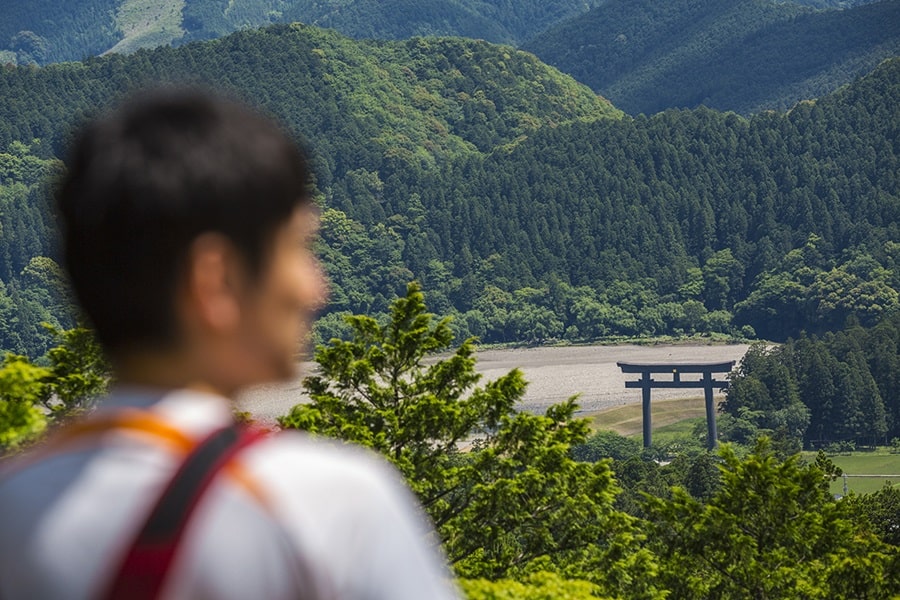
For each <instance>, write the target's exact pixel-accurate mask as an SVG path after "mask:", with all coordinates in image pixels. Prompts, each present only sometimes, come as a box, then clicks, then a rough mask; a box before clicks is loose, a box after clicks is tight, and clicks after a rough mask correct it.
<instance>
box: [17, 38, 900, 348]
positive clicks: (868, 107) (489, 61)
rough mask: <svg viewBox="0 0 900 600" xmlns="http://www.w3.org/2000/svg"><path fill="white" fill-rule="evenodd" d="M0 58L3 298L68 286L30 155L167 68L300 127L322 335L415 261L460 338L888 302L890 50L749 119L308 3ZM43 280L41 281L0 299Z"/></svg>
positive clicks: (609, 331)
mask: <svg viewBox="0 0 900 600" xmlns="http://www.w3.org/2000/svg"><path fill="white" fill-rule="evenodd" d="M0 75H2V76H0V99H2V104H0V106H2V109H0V110H2V111H3V119H2V121H0V149H3V148H5V156H7V157H9V158H7V159H6V160H7V164H9V165H10V166H11V167H10V169H8V170H7V174H6V175H5V176H4V179H3V180H2V182H0V184H2V186H3V188H2V189H3V194H4V196H3V197H4V205H3V209H2V213H0V219H2V226H3V228H4V236H3V240H2V244H0V246H2V247H0V256H2V257H8V258H4V260H5V261H6V262H5V264H4V266H3V269H4V271H3V273H2V275H0V277H2V279H3V282H4V286H5V297H6V298H9V300H4V302H3V304H2V305H3V306H7V307H8V309H9V310H12V308H15V309H16V310H19V311H20V312H22V311H23V310H24V309H23V308H22V307H25V306H33V305H34V302H37V304H40V305H41V306H44V307H56V306H58V305H62V304H63V302H62V301H61V300H57V299H58V298H61V297H63V296H62V295H61V294H60V293H59V292H58V290H57V289H56V288H58V287H59V286H57V285H56V284H57V278H54V277H51V276H50V275H48V274H47V272H48V269H49V270H52V269H53V268H54V266H55V265H54V263H52V262H49V261H43V262H42V263H41V264H42V266H43V267H42V270H41V273H42V274H41V275H40V276H39V277H38V276H34V277H32V276H31V275H29V274H28V273H27V272H26V270H25V269H26V267H27V266H28V265H29V262H30V261H31V259H32V258H34V257H36V256H41V257H47V258H50V259H52V258H55V252H54V249H53V245H52V238H51V237H49V236H48V231H49V230H50V228H52V217H51V216H50V215H49V214H48V213H47V210H46V207H47V206H48V198H47V195H48V192H49V189H50V184H49V183H48V181H47V179H44V178H37V179H35V176H34V175H31V176H30V177H31V179H29V175H27V174H26V173H24V171H25V170H27V169H26V165H30V166H28V167H27V168H28V169H32V171H33V172H40V171H41V169H49V170H50V171H52V170H53V169H58V168H59V167H58V162H55V161H54V160H53V159H54V157H57V156H62V152H63V149H64V147H65V143H66V139H67V136H68V134H69V131H70V127H71V125H72V124H73V123H77V122H78V121H79V120H81V119H83V118H84V116H86V115H88V114H90V113H92V112H93V111H96V110H97V109H98V108H99V107H102V106H104V105H106V104H108V103H109V102H110V100H111V99H112V98H115V97H117V96H118V95H120V94H122V93H124V92H125V91H127V90H129V89H135V88H138V87H140V86H141V85H143V84H145V83H146V82H154V83H156V82H160V81H183V80H191V81H205V82H211V83H212V82H214V83H215V84H216V85H218V86H221V87H224V88H225V89H227V90H230V91H231V92H233V93H236V94H238V95H240V96H243V97H245V98H247V99H249V100H250V101H251V102H253V103H255V104H257V105H260V106H262V107H263V108H265V109H266V110H268V111H270V112H272V113H273V114H275V115H277V116H279V117H280V118H281V119H283V120H284V122H285V123H286V124H287V125H288V126H289V127H291V128H292V129H293V130H295V131H298V132H303V134H304V135H305V136H306V138H307V139H308V141H309V142H310V144H311V146H312V147H313V148H314V149H315V162H316V171H317V184H318V188H319V190H320V192H321V193H322V199H321V201H322V203H323V209H324V210H323V218H322V222H323V228H322V247H321V251H322V254H323V257H324V262H325V264H326V268H327V269H328V274H329V276H330V278H331V281H332V302H331V305H330V314H326V315H325V316H324V317H323V319H322V320H321V321H320V324H319V333H320V336H321V337H320V339H328V338H330V337H332V336H333V335H337V336H341V335H343V334H344V333H345V332H346V327H345V324H344V323H343V320H342V318H341V315H342V314H346V313H347V312H354V313H368V314H375V313H379V312H383V311H385V310H386V308H387V304H388V300H387V299H388V298H391V297H393V296H394V295H396V294H397V293H398V290H402V289H403V287H404V286H405V284H406V282H407V281H410V280H413V279H417V280H419V281H421V282H422V283H423V285H424V286H425V289H426V290H428V292H429V294H430V297H431V298H432V302H433V304H434V305H435V307H436V309H437V310H439V311H440V312H442V313H448V314H453V315H455V317H456V318H455V320H454V327H455V328H456V332H457V335H458V337H459V338H460V339H463V338H465V337H467V336H468V335H476V336H478V337H480V338H481V339H482V340H483V341H485V342H513V341H517V342H523V341H524V342H545V341H547V340H552V339H563V338H564V339H569V340H573V341H580V340H595V339H598V338H602V337H610V336H635V335H665V334H674V335H681V334H685V333H687V334H690V333H711V332H722V333H728V334H737V335H743V336H749V337H754V336H759V337H762V338H765V339H773V340H784V339H786V338H787V337H788V336H796V335H798V334H799V333H800V332H801V331H804V330H805V331H808V332H809V333H821V332H824V331H829V330H834V329H835V328H840V327H842V326H843V325H844V323H845V322H846V321H847V319H849V318H854V319H857V320H858V321H859V322H860V323H862V324H864V325H869V324H872V323H874V322H875V321H876V320H877V319H878V318H879V317H880V316H881V315H882V314H885V313H887V312H890V311H892V310H895V309H896V307H897V305H898V294H897V289H898V281H897V278H898V275H900V274H898V271H897V268H898V267H897V260H898V259H900V255H898V248H900V245H898V243H900V240H898V231H897V227H898V223H900V218H898V217H900V212H898V211H900V204H898V196H900V188H898V185H900V182H898V178H897V173H898V172H900V166H898V147H897V140H898V131H897V130H898V117H897V111H898V109H900V108H898V104H897V102H896V100H895V99H896V98H897V97H898V94H900V90H898V88H900V60H893V61H888V62H886V63H884V64H883V65H881V67H879V68H878V69H877V70H876V71H875V72H874V73H872V74H871V75H869V76H867V77H865V78H863V79H861V80H859V81H857V82H856V83H854V84H853V85H851V86H849V87H847V88H845V89H842V90H840V91H839V92H836V93H834V94H832V95H830V96H827V97H824V98H821V99H819V100H817V101H811V102H804V103H801V104H799V105H798V106H796V107H795V108H794V109H792V110H791V111H789V112H787V113H783V114H782V113H763V114H760V115H756V116H754V117H752V118H749V119H745V118H742V117H739V116H737V115H735V114H728V113H720V112H716V111H712V110H709V109H697V110H693V111H666V112H663V113H660V114H658V115H654V116H652V117H649V118H648V117H639V118H633V119H632V118H622V115H621V113H620V112H618V111H616V110H615V109H614V108H613V107H611V106H610V105H609V103H607V102H606V101H604V100H603V99H601V98H598V97H596V96H594V95H592V94H591V93H590V92H589V90H587V89H586V88H584V87H583V86H580V85H578V84H576V83H575V82H574V81H573V80H571V79H569V78H567V77H564V76H562V75H560V74H559V73H558V72H556V71H554V70H552V69H549V68H548V67H546V66H545V65H543V64H541V63H539V62H538V61H536V60H535V59H534V57H533V56H531V55H528V54H526V53H522V52H517V51H515V50H513V49H511V48H509V47H504V46H494V45H490V44H487V43H485V42H474V41H464V40H453V39H427V38H416V39H413V40H409V41H406V42H354V41H352V40H349V39H347V38H344V37H341V36H339V35H337V34H335V33H333V32H327V31H323V30H318V29H315V28H311V27H305V26H292V27H288V26H275V27H274V28H270V29H268V30H263V31H258V32H242V33H238V34H234V35H232V36H230V37H228V38H224V39H222V40H218V41H213V42H205V43H194V44H189V45H186V46H183V47H181V48H177V49H173V48H159V49H157V50H153V51H140V52H137V53H135V54H134V55H132V56H128V57H124V56H109V57H105V58H96V59H91V60H89V61H86V62H85V63H79V64H67V65H54V66H50V67H45V68H42V69H37V70H35V69H30V68H21V67H20V68H6V69H4V70H3V71H2V72H0ZM16 165H18V166H16ZM48 172H49V171H48ZM18 240H27V241H28V242H27V243H26V244H23V243H20V242H19V241H18ZM33 270H34V269H32V271H33ZM29 277H30V279H29ZM26 280H27V281H29V282H31V283H29V284H26V283H24V282H26ZM37 283H40V285H39V286H38V288H39V289H41V290H43V291H40V292H39V293H38V295H37V296H35V300H34V302H32V303H30V304H29V303H23V302H15V301H13V300H12V299H11V298H12V294H14V293H18V294H21V293H24V290H27V289H32V287H33V285H36V284H37ZM51 284H53V285H51ZM48 286H49V287H48ZM54 286H56V287H54ZM39 300H40V301H39ZM26 313H27V314H22V315H19V316H18V317H17V320H11V321H9V322H10V323H14V324H15V325H13V326H12V329H14V330H15V331H18V332H19V340H20V341H18V342H16V341H15V340H14V339H13V338H7V339H5V340H4V341H3V342H2V344H0V345H2V347H4V348H7V349H11V350H16V351H19V352H28V353H29V354H31V355H35V354H36V353H37V354H39V353H40V351H41V350H42V349H46V347H47V344H48V343H50V338H47V337H41V335H40V331H41V328H40V327H39V325H37V322H36V320H38V322H39V320H46V319H42V317H40V315H43V314H45V313H42V312H41V311H40V310H38V309H37V308H35V309H33V310H28V311H26ZM29 315H30V316H29ZM65 319H71V317H64V316H59V317H57V320H58V321H59V324H60V325H64V324H65V323H64V322H63V321H65ZM22 332H26V333H22ZM32 332H38V333H32Z"/></svg>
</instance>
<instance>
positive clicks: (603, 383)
mask: <svg viewBox="0 0 900 600" xmlns="http://www.w3.org/2000/svg"><path fill="white" fill-rule="evenodd" d="M747 348H748V346H747V345H745V344H735V345H706V346H704V345H659V346H634V345H621V346H570V347H561V348H522V349H505V350H484V351H480V352H478V354H477V358H478V363H477V367H476V368H477V370H478V372H479V373H481V374H482V380H481V381H482V383H484V382H486V381H489V380H492V379H496V378H498V377H500V376H501V375H504V374H506V373H508V372H509V371H510V369H513V368H517V367H518V368H519V369H521V370H522V371H523V372H524V374H525V379H527V380H528V381H529V385H528V389H527V391H526V393H525V398H524V399H523V401H522V403H521V405H520V408H521V409H524V410H529V411H534V412H543V411H544V410H545V409H546V408H547V407H548V406H550V405H551V404H556V403H559V402H561V401H563V400H565V399H566V398H568V397H570V396H573V395H575V394H580V396H579V399H578V403H579V405H580V406H581V410H580V414H585V413H594V412H597V411H599V410H603V409H605V408H610V407H612V406H618V405H623V404H627V403H639V402H640V401H641V391H640V390H639V389H625V381H626V378H628V379H636V378H637V377H639V376H635V375H627V376H626V375H625V374H623V373H622V372H621V371H620V369H619V368H618V367H617V366H616V362H617V361H624V362H637V363H642V362H643V363H646V362H654V363H675V362H723V361H728V360H735V361H740V359H741V357H742V356H743V355H744V353H746V351H747ZM313 366H314V364H313V363H303V365H302V372H303V373H309V372H310V369H312V368H313ZM302 377H303V376H302V375H301V376H300V377H298V378H297V379H296V380H294V381H291V382H289V383H286V384H282V385H268V386H264V387H259V388H255V389H252V390H248V391H247V392H245V393H244V394H243V395H242V396H241V398H240V399H239V401H238V408H239V409H240V410H245V411H248V412H250V413H251V414H253V415H254V416H255V417H256V418H258V419H260V420H262V421H266V422H273V421H274V420H275V419H276V418H277V417H279V416H280V415H283V414H285V413H287V412H288V411H289V410H290V408H291V407H292V406H293V405H294V404H297V403H300V402H306V401H308V400H309V398H308V397H307V396H306V395H305V394H304V393H303V388H302V386H301V380H302ZM717 377H719V376H717ZM689 378H690V376H688V375H685V376H684V377H683V379H684V380H688V379H689ZM698 396H702V391H701V390H699V389H684V390H673V389H657V390H654V391H653V398H654V399H660V400H662V399H666V398H682V397H698Z"/></svg>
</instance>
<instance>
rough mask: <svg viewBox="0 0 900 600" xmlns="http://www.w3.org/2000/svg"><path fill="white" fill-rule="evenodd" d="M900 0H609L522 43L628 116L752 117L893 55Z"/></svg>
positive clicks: (898, 47) (898, 50)
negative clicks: (815, 0)
mask: <svg viewBox="0 0 900 600" xmlns="http://www.w3.org/2000/svg"><path fill="white" fill-rule="evenodd" d="M898 23H900V1H897V0H881V1H880V2H875V3H871V4H866V5H862V6H857V7H854V8H850V9H846V10H827V11H817V10H812V9H810V8H808V7H802V6H799V5H797V4H792V3H773V2H768V1H765V0H752V1H748V0H701V1H694V0H677V1H674V2H656V1H654V0H637V1H634V0H609V1H608V2H605V3H603V4H602V5H600V6H598V7H597V8H595V9H593V10H592V11H590V12H588V13H586V14H584V15H581V16H578V17H574V18H572V19H570V20H568V21H566V22H564V23H561V24H560V25H558V26H556V27H553V28H551V29H549V30H548V31H546V32H544V33H542V34H540V35H539V36H537V37H536V38H534V39H533V40H530V41H528V42H526V43H525V44H524V45H523V48H525V49H526V50H529V51H531V52H534V53H535V54H536V55H537V56H538V57H540V58H541V60H543V61H545V62H547V63H549V64H551V65H554V66H556V67H558V68H559V69H560V70H562V71H564V72H566V73H570V74H572V75H573V76H574V77H575V78H576V79H578V80H579V81H581V82H583V83H586V84H588V85H589V86H591V88H593V89H594V90H596V91H597V92H598V93H601V94H603V95H604V96H606V97H607V98H609V99H610V100H611V101H612V102H613V104H615V105H616V106H617V107H619V108H621V109H622V110H624V111H626V112H627V113H629V114H638V113H645V114H648V115H649V114H652V113H655V112H658V111H660V110H663V109H666V108H694V107H697V106H700V105H705V106H708V107H711V108H716V109H718V110H733V111H736V112H739V113H742V114H751V113H755V112H758V111H760V110H764V109H786V108H789V107H790V106H792V105H793V104H794V103H796V102H797V101H799V100H803V99H808V98H815V97H819V96H821V95H823V94H826V93H828V92H830V91H832V90H834V89H836V88H837V87H839V86H840V85H843V84H845V83H848V82H850V81H852V80H853V79H854V78H855V77H857V76H859V75H862V74H863V73H866V72H868V71H870V70H871V69H873V68H874V67H875V66H876V65H877V64H878V63H879V62H880V61H881V60H884V59H885V58H888V57H891V56H896V55H897V54H900V28H898V27H897V24H898Z"/></svg>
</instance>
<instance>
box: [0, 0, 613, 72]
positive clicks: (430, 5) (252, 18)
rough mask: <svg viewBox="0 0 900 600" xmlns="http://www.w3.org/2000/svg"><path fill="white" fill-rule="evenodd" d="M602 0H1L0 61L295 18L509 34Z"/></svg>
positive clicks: (73, 55) (144, 43)
mask: <svg viewBox="0 0 900 600" xmlns="http://www.w3.org/2000/svg"><path fill="white" fill-rule="evenodd" d="M600 1H602V0H550V1H543V2H541V1H538V0H524V1H519V2H515V3H512V2H509V1H508V0H417V1H413V0H354V1H349V2H348V1H347V0H325V1H321V0H315V1H314V0H236V1H235V0H71V1H67V2H64V3H59V2H47V1H46V0H29V1H28V2H14V1H11V0H0V15H2V16H3V19H2V20H0V63H2V62H12V63H19V64H30V63H37V64H48V63H51V62H60V61H70V60H81V59H83V58H85V57H87V56H96V55H100V54H103V53H105V52H133V51H135V50H137V49H139V48H155V47H157V46H161V45H168V44H175V45H181V44H185V43H188V42H192V41H197V40H207V39H214V38H220V37H222V36H225V35H228V34H229V33H233V32H235V31H238V30H240V29H247V28H254V27H261V26H266V25H271V24H274V23H291V22H295V21H297V22H303V23H307V24H311V25H317V26H320V27H327V28H332V29H337V30H338V31H340V32H342V33H344V34H345V35H348V36H351V37H356V38H376V39H407V38H410V37H414V36H424V35H443V36H461V37H468V38H475V39H485V40H488V41H491V42H502V43H517V42H520V41H522V40H524V39H526V38H529V37H531V36H534V35H536V34H538V33H539V32H541V31H543V30H544V29H546V28H547V27H549V26H551V25H554V24H556V23H558V22H560V21H563V20H565V19H567V18H569V17H572V16H575V15H578V14H581V13H583V12H585V11H587V10H588V9H590V8H591V7H592V6H594V5H596V4H597V3H598V2H600Z"/></svg>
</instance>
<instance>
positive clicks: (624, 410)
mask: <svg viewBox="0 0 900 600" xmlns="http://www.w3.org/2000/svg"><path fill="white" fill-rule="evenodd" d="M651 408H652V419H653V442H654V444H665V443H667V442H670V441H672V440H673V439H675V438H678V437H684V436H690V435H692V434H693V432H694V429H695V428H696V427H697V425H698V424H704V423H705V422H706V409H705V407H704V403H703V398H702V397H698V398H681V399H675V400H654V401H653V402H652V403H651ZM588 417H589V418H590V419H591V427H592V428H593V429H595V430H598V429H607V430H612V431H615V432H616V433H618V434H620V435H624V436H628V437H633V438H637V439H639V440H640V439H641V437H642V432H641V431H642V430H641V405H640V404H627V405H625V406H617V407H615V408H609V409H606V410H602V411H598V412H595V413H592V414H590V415H588ZM803 457H804V458H805V459H806V460H809V461H814V460H815V459H816V454H815V452H804V453H803ZM829 458H831V460H832V461H833V462H834V464H836V465H837V466H838V467H840V468H841V470H842V471H843V472H844V473H846V474H847V475H848V477H847V480H846V481H847V490H848V491H853V492H856V493H858V494H867V493H871V492H875V491H877V490H879V489H881V488H882V487H884V485H885V484H887V483H888V482H890V483H891V484H893V485H900V454H891V453H889V452H888V450H887V448H879V449H878V450H877V451H875V452H853V453H851V454H848V455H837V456H831V457H829ZM859 475H881V477H859ZM884 475H897V477H893V478H888V477H883V476H884ZM831 491H832V493H834V494H843V493H844V479H843V478H840V479H838V480H837V481H835V482H833V483H832V484H831Z"/></svg>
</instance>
